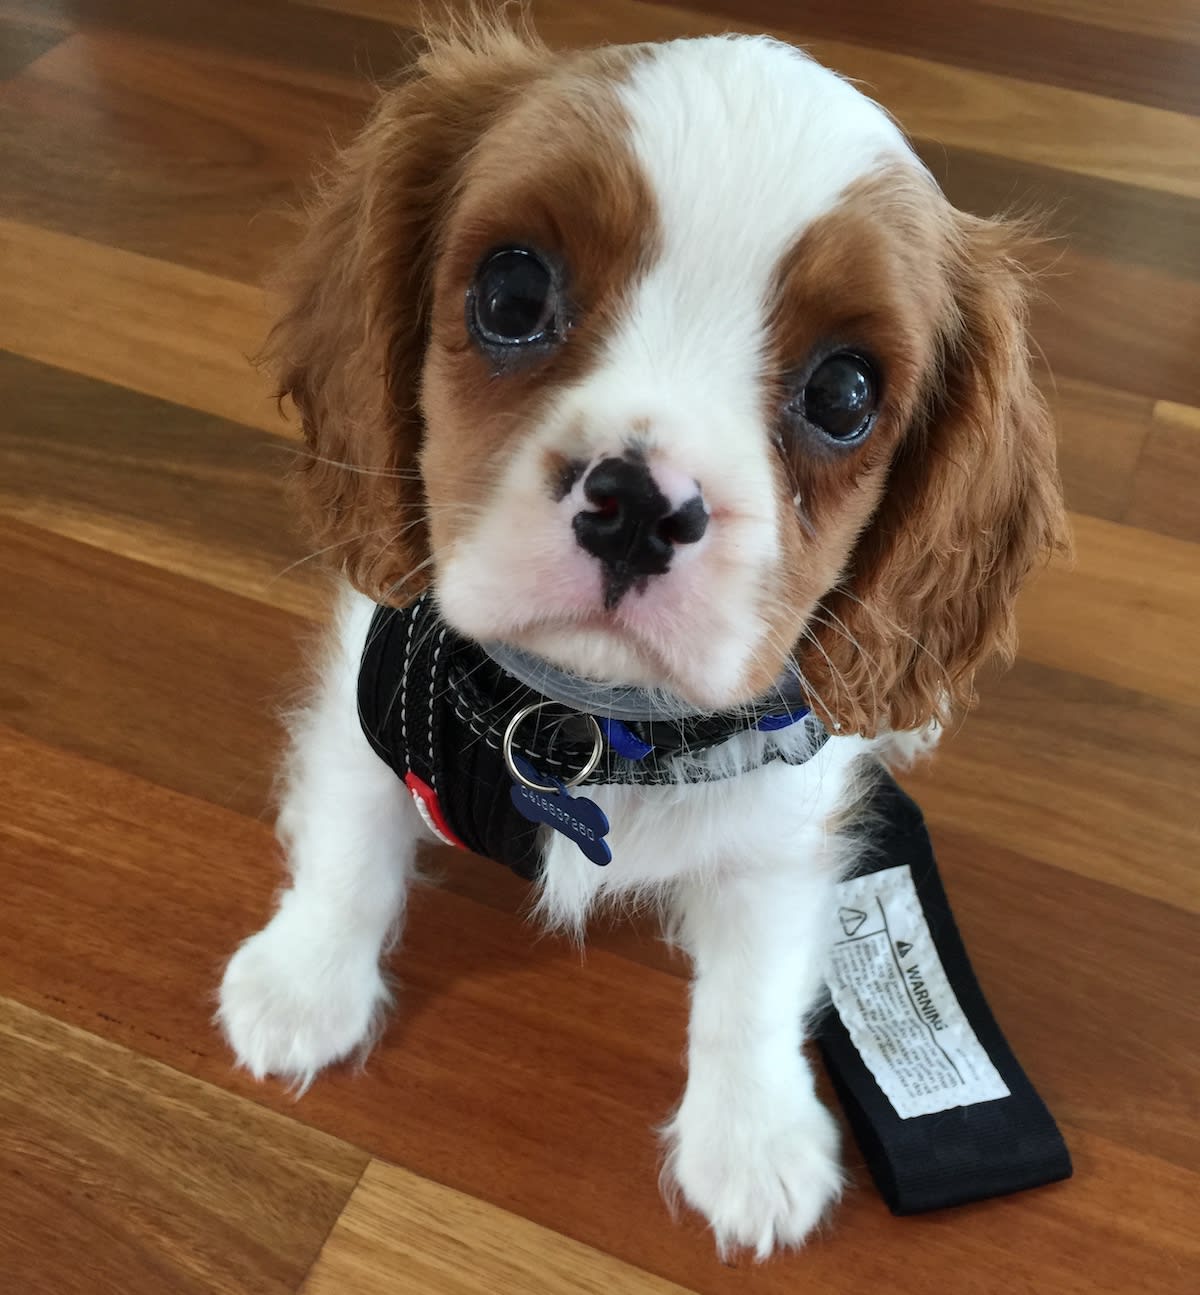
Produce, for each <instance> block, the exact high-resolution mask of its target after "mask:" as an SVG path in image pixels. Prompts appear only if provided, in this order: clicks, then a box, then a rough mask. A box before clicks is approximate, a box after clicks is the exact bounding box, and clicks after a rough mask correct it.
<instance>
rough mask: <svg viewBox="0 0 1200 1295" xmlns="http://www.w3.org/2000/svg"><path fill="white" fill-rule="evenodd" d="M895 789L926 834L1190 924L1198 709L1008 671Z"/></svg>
mask: <svg viewBox="0 0 1200 1295" xmlns="http://www.w3.org/2000/svg"><path fill="white" fill-rule="evenodd" d="M982 692H983V702H982V704H981V706H980V707H979V709H978V710H976V711H973V712H972V713H971V714H970V715H969V716H967V718H966V719H965V721H964V722H963V723H962V724H961V726H960V727H958V728H957V729H956V730H955V731H953V732H951V733H948V734H947V735H946V737H945V739H944V740H943V742H942V744H941V746H940V747H939V749H938V751H937V754H936V755H935V756H934V758H933V759H932V760H930V761H929V762H928V763H926V764H922V765H920V766H919V767H918V768H917V769H915V770H913V772H912V773H911V774H909V775H908V777H907V779H906V781H907V782H908V783H909V785H910V789H911V790H912V792H913V794H914V795H915V796H916V797H917V799H918V800H919V801H920V802H921V804H922V805H923V806H924V808H925V812H926V814H927V815H928V816H929V818H930V820H931V821H932V822H933V823H934V824H936V825H937V826H938V827H947V828H952V829H954V830H956V831H958V832H960V833H962V834H965V835H966V834H969V835H974V836H976V837H978V838H979V839H980V840H983V841H987V842H989V843H990V844H992V845H995V846H998V847H1003V848H1007V849H1011V850H1015V851H1018V852H1020V853H1021V854H1023V855H1024V856H1026V857H1027V858H1030V859H1035V860H1039V861H1041V862H1043V863H1047V864H1052V865H1054V866H1055V867H1058V868H1065V869H1067V870H1069V871H1071V872H1075V873H1078V874H1079V875H1080V876H1083V877H1089V878H1092V879H1094V880H1097V881H1102V882H1106V883H1108V884H1111V885H1116V886H1121V887H1123V888H1125V889H1127V890H1129V891H1131V892H1132V893H1134V894H1139V895H1146V896H1148V897H1151V898H1154V899H1159V900H1161V901H1163V902H1164V903H1168V904H1174V905H1176V906H1178V907H1182V908H1187V909H1188V910H1189V911H1191V912H1193V913H1200V876H1198V875H1197V870H1196V835H1195V834H1196V824H1197V823H1198V822H1200V787H1198V786H1197V783H1196V778H1195V774H1194V771H1195V769H1196V767H1197V765H1198V764H1200V710H1197V708H1196V707H1195V706H1194V705H1184V704H1181V703H1179V702H1170V701H1161V700H1158V699H1156V698H1151V697H1146V696H1144V695H1142V694H1140V693H1135V692H1132V691H1130V690H1129V689H1126V688H1119V687H1116V686H1114V685H1112V684H1105V683H1099V682H1097V681H1095V680H1092V679H1085V678H1082V677H1080V676H1078V675H1075V674H1071V673H1068V672H1065V671H1061V670H1052V669H1049V668H1047V667H1045V666H1038V665H1034V664H1033V663H1031V662H1029V661H1020V662H1018V664H1017V666H1016V667H1015V668H1014V669H1013V670H1012V671H1011V672H1009V673H1008V674H1007V675H1005V676H1004V677H1003V678H1000V679H988V680H987V681H986V682H985V684H984V685H983V688H982Z"/></svg>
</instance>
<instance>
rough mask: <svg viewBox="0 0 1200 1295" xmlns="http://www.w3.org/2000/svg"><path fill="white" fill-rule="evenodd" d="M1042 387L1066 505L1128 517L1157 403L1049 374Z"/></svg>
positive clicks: (1115, 518) (1112, 516)
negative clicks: (1053, 428)
mask: <svg viewBox="0 0 1200 1295" xmlns="http://www.w3.org/2000/svg"><path fill="white" fill-rule="evenodd" d="M1043 389H1044V391H1045V395H1046V399H1047V402H1048V403H1049V406H1050V410H1051V412H1052V414H1053V415H1054V421H1055V423H1056V425H1057V428H1058V463H1059V470H1060V471H1061V473H1062V480H1063V491H1064V493H1065V495H1066V499H1067V507H1068V508H1071V509H1072V510H1074V511H1075V512H1079V513H1088V514H1089V515H1091V516H1093V517H1105V518H1108V520H1110V521H1123V520H1125V519H1126V511H1127V509H1128V507H1129V497H1130V492H1131V490H1132V488H1133V474H1134V470H1135V469H1136V467H1137V462H1138V457H1139V456H1140V454H1141V452H1142V446H1143V445H1144V444H1145V443H1146V438H1147V436H1149V434H1150V420H1151V416H1152V412H1153V408H1154V402H1153V401H1152V400H1151V399H1150V398H1149V397H1148V396H1135V395H1129V394H1128V393H1126V392H1123V391H1115V390H1113V389H1112V388H1111V387H1104V386H1100V385H1098V384H1097V383H1094V382H1085V381H1081V380H1079V379H1075V378H1065V377H1058V378H1055V377H1050V378H1048V379H1047V380H1046V381H1045V382H1044V383H1043ZM1149 529H1152V530H1156V529H1158V528H1157V527H1150V528H1149Z"/></svg>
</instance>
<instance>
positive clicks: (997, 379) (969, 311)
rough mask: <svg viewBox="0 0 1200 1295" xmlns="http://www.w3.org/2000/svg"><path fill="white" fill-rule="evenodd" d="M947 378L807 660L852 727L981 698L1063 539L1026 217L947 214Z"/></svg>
mask: <svg viewBox="0 0 1200 1295" xmlns="http://www.w3.org/2000/svg"><path fill="white" fill-rule="evenodd" d="M949 219H950V224H949V227H948V230H947V240H946V248H947V251H946V260H947V272H948V275H949V281H950V285H951V287H950V290H951V293H952V296H953V301H954V310H953V313H952V318H951V320H950V321H949V323H948V325H947V327H946V329H945V333H944V338H943V341H942V355H943V359H942V365H941V371H940V377H939V378H938V379H937V380H936V381H935V383H934V390H933V392H932V393H931V394H930V395H929V396H928V397H927V399H926V401H925V407H924V412H923V413H922V414H920V415H919V416H918V417H917V419H916V420H915V422H914V425H913V426H912V427H911V428H910V429H909V431H908V433H907V434H906V437H905V439H904V440H903V441H902V442H901V444H900V447H899V449H898V451H897V454H896V458H895V460H894V461H893V464H892V467H891V471H890V474H889V477H888V482H887V486H886V489H885V492H884V495H883V498H882V501H881V503H880V506H879V509H878V511H877V513H876V515H875V517H874V519H873V520H872V522H871V523H870V525H869V526H868V528H867V530H866V531H865V532H864V534H863V535H862V536H861V538H860V540H859V543H858V545H857V547H856V549H855V552H854V555H853V557H852V560H851V564H850V567H849V569H848V571H847V573H846V576H845V578H844V579H843V580H842V581H841V583H840V584H839V585H838V586H837V587H836V588H835V589H834V590H833V591H832V592H831V593H830V594H829V595H828V596H827V597H826V598H825V600H824V601H823V604H822V608H821V609H819V611H818V614H817V616H816V617H815V621H822V622H824V623H823V625H822V626H821V628H820V629H819V631H817V632H818V634H819V639H818V642H819V644H820V648H819V649H814V650H813V651H811V652H809V654H808V655H807V657H805V658H803V659H802V660H801V667H802V669H803V670H804V672H805V675H806V677H807V678H809V680H810V682H812V684H813V688H814V693H815V694H817V695H819V696H820V698H821V700H822V701H823V702H824V709H825V711H826V716H825V718H826V719H827V720H828V721H830V722H832V723H835V724H838V725H840V727H841V730H842V731H843V732H860V733H865V734H874V733H876V732H878V731H880V730H882V729H892V730H895V731H900V730H904V729H909V728H915V727H917V726H920V725H923V724H925V723H927V722H928V721H930V720H931V719H941V720H944V719H946V718H947V717H948V716H949V715H950V714H951V713H953V712H954V711H955V710H956V709H959V708H961V707H965V706H969V705H970V704H971V703H972V702H973V701H974V696H975V693H974V678H975V673H976V671H977V670H978V668H979V667H980V666H981V665H982V664H983V663H984V662H985V661H987V660H988V658H989V657H991V656H993V655H998V656H999V657H1001V658H1002V659H1004V660H1005V661H1006V662H1007V661H1010V660H1011V659H1012V657H1013V655H1014V653H1015V650H1016V626H1015V621H1014V609H1015V602H1016V597H1017V594H1018V592H1019V590H1020V588H1021V586H1022V584H1023V583H1024V581H1025V579H1026V577H1027V576H1028V575H1029V573H1030V572H1031V571H1032V570H1033V568H1034V567H1035V566H1036V565H1037V564H1038V563H1039V562H1040V561H1042V560H1043V559H1044V558H1045V557H1046V556H1047V555H1048V554H1049V553H1050V552H1052V551H1054V550H1056V549H1065V548H1066V547H1067V527H1066V515H1065V512H1064V508H1063V502H1062V494H1061V490H1060V485H1059V478H1058V471H1057V468H1056V464H1055V436H1054V428H1053V424H1052V422H1051V419H1050V416H1049V414H1048V412H1047V410H1046V407H1045V404H1044V403H1043V401H1042V398H1041V396H1040V394H1039V393H1038V390H1037V388H1036V386H1035V385H1034V381H1033V377H1032V374H1031V372H1030V363H1029V351H1028V342H1027V336H1026V327H1027V316H1028V309H1027V298H1028V291H1029V287H1028V275H1027V273H1026V272H1025V271H1024V270H1023V269H1022V268H1021V265H1020V263H1019V261H1018V259H1017V256H1016V253H1017V250H1018V249H1019V248H1020V247H1021V245H1022V244H1023V243H1024V242H1025V241H1026V232H1025V230H1024V228H1023V226H1021V225H1020V224H1017V223H1009V222H1004V221H984V220H979V219H977V218H975V217H971V216H966V215H963V214H962V213H959V212H951V213H950V217H949Z"/></svg>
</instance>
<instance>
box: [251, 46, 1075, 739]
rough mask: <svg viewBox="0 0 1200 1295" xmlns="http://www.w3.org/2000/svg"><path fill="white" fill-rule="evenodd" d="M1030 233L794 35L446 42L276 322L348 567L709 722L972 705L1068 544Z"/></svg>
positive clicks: (396, 110) (318, 227)
mask: <svg viewBox="0 0 1200 1295" xmlns="http://www.w3.org/2000/svg"><path fill="white" fill-rule="evenodd" d="M1011 240H1012V233H1011V231H1010V230H1008V229H1007V228H1005V227H1004V226H1001V225H997V224H990V223H985V222H981V221H977V220H974V219H972V218H969V217H966V216H963V215H961V214H960V213H957V212H955V211H954V210H953V209H952V208H950V207H949V205H948V204H947V203H946V202H945V200H944V198H943V197H942V196H941V195H940V193H939V192H938V190H937V189H936V187H935V186H934V185H933V183H932V182H931V181H930V180H929V178H928V177H927V175H926V174H925V172H924V171H923V169H922V168H921V166H920V164H919V162H917V160H916V159H915V158H914V156H913V155H912V153H911V151H910V150H909V148H908V146H907V144H906V143H905V141H904V139H903V138H902V136H901V135H900V133H899V132H898V131H897V129H896V127H895V126H894V125H893V124H892V122H891V121H890V120H889V119H888V118H887V116H886V115H885V114H884V113H883V112H882V111H881V110H880V109H879V108H877V107H876V106H875V105H874V104H872V103H871V102H870V101H869V100H867V99H865V98H864V97H863V96H861V95H860V94H859V93H858V92H857V91H855V90H854V89H853V88H852V87H850V86H849V85H848V84H847V83H845V82H843V81H841V80H840V79H838V78H837V77H836V76H834V75H833V74H832V73H830V72H828V71H827V70H825V69H823V68H821V67H820V66H819V65H817V64H816V63H814V62H813V61H812V60H810V59H808V58H806V57H805V56H803V55H801V54H800V53H798V52H797V51H795V50H792V49H790V48H788V47H787V46H784V45H781V44H778V43H776V42H773V41H767V40H748V39H727V38H723V39H715V40H702V41H683V42H674V43H671V44H668V45H663V46H649V47H630V48H627V49H615V50H605V51H595V52H591V53H586V54H575V55H569V56H555V55H552V54H550V53H549V52H548V51H546V50H545V49H543V48H541V47H539V46H537V45H536V44H532V43H530V42H528V41H522V40H518V39H516V38H515V37H512V36H497V35H495V34H491V35H488V36H485V37H482V38H480V39H478V40H477V41H475V42H467V43H449V44H443V45H438V46H437V47H435V48H434V50H433V51H432V52H431V53H430V54H429V55H427V56H426V58H425V59H424V60H423V62H422V64H421V65H420V67H419V69H418V71H417V74H416V75H415V76H414V78H413V79H412V80H411V81H410V82H409V83H408V84H407V85H406V86H404V87H402V88H400V89H397V90H394V91H392V92H390V93H389V94H388V95H387V96H385V97H384V99H383V100H382V102H381V104H380V105H379V107H378V109H377V111H376V113H375V115H374V117H373V119H372V121H371V123H370V124H369V125H368V127H367V129H366V131H365V132H364V133H363V135H362V136H361V137H360V139H359V140H358V141H357V143H356V144H354V145H353V146H352V147H351V148H350V149H349V150H347V152H346V153H345V154H344V155H343V157H342V159H341V169H340V171H339V172H337V173H336V174H335V176H334V178H333V180H332V182H331V184H330V187H329V189H328V191H327V193H326V195H325V197H324V201H323V204H322V206H321V207H320V208H319V210H318V211H317V213H316V215H315V218H314V222H313V225H312V228H311V231H310V234H309V237H308V240H307V242H306V245H305V246H304V247H303V248H302V249H301V252H300V255H299V258H298V261H297V265H296V281H295V284H294V286H293V289H292V292H293V300H292V302H291V305H290V308H289V310H288V311H287V313H286V314H285V315H284V318H283V320H282V322H281V324H280V326H279V328H278V329H277V332H276V335H275V351H276V353H277V355H278V357H279V359H280V361H281V366H282V369H283V374H284V386H285V389H286V390H287V391H289V392H290V393H291V394H292V395H293V397H294V398H295V399H296V402H297V404H298V405H299V407H300V409H301V412H302V414H303V417H304V421H305V430H306V435H307V438H308V441H309V444H310V448H311V450H312V452H313V453H312V455H311V457H310V458H309V459H308V461H307V462H306V464H305V467H304V470H303V473H302V479H303V481H304V484H305V486H306V490H307V495H308V499H309V502H310V511H311V515H312V516H313V519H314V520H315V522H316V524H317V530H318V535H319V537H320V539H321V541H322V543H323V544H330V543H332V544H336V545H339V546H341V547H342V553H341V556H342V558H343V561H344V565H345V567H346V570H347V571H348V573H349V574H350V576H351V578H352V579H354V580H355V582H356V583H357V584H359V586H360V587H361V588H363V589H364V590H365V591H366V592H368V593H369V594H371V595H372V596H374V597H376V598H379V599H381V600H386V601H395V602H405V601H407V600H408V599H409V598H411V597H412V596H414V595H415V594H416V593H417V592H418V591H419V589H420V587H422V586H423V585H424V584H425V583H427V582H428V581H429V580H430V579H432V581H433V582H434V583H435V585H436V588H437V595H438V600H439V604H440V606H441V608H442V611H443V614H444V615H445V616H446V617H447V619H449V620H450V621H451V622H452V623H453V624H454V625H455V626H456V627H457V628H458V629H459V630H460V631H462V632H463V633H465V634H467V635H469V636H471V637H473V638H476V639H478V640H481V641H490V640H500V641H503V642H506V643H509V644H512V645H515V646H519V647H523V648H526V649H529V650H532V651H533V652H535V653H538V654H540V655H542V656H544V657H546V658H548V659H550V660H552V661H553V662H555V663H556V664H558V665H561V666H564V667H566V668H568V669H571V670H574V671H577V672H579V673H581V674H585V675H588V676H590V677H593V678H597V679H600V680H603V681H607V682H620V683H639V684H644V685H649V686H655V687H662V688H665V689H667V690H669V691H671V692H673V693H675V694H678V695H679V696H681V697H683V698H684V699H686V700H688V701H690V702H693V703H696V704H699V705H702V706H708V707H713V708H717V707H725V706H731V705H735V704H737V703H739V702H742V701H745V700H747V699H749V698H751V697H753V696H755V695H758V694H761V693H762V692H763V691H764V690H766V689H767V688H769V687H770V685H771V684H772V682H773V681H774V680H776V679H777V678H778V677H779V676H780V674H781V673H783V672H784V670H785V668H787V667H788V665H789V663H792V665H793V666H794V667H795V668H798V669H799V672H800V673H801V675H802V677H803V679H804V680H805V682H806V684H807V685H808V688H809V691H810V694H811V697H812V700H813V702H814V703H815V705H816V706H817V708H818V710H819V711H820V712H821V713H822V714H823V715H824V717H825V718H826V719H827V720H828V721H829V722H831V723H836V724H840V725H841V726H842V727H843V728H852V729H855V730H858V731H863V732H873V731H875V730H876V729H878V728H879V727H882V726H887V725H892V726H908V725H912V724H916V723H920V722H922V721H924V720H926V719H928V718H931V717H933V716H934V715H935V714H937V713H938V712H939V710H940V709H941V708H942V706H943V705H944V704H946V703H947V702H950V703H952V702H954V701H957V700H963V699H965V698H966V697H967V696H968V695H969V693H970V688H971V676H972V675H973V672H974V669H975V667H976V665H977V664H978V663H979V662H980V661H981V660H982V659H983V658H984V657H985V656H986V655H988V654H989V653H990V652H991V651H993V650H995V649H996V648H1000V649H1004V648H1005V647H1006V646H1008V640H1009V638H1010V636H1011V610H1012V601H1013V598H1014V597H1015V594H1016V591H1017V588H1018V586H1019V584H1020V582H1021V580H1022V579H1023V577H1024V575H1025V574H1026V573H1027V571H1028V570H1029V568H1030V567H1031V565H1032V564H1033V562H1034V561H1035V559H1036V557H1037V554H1038V553H1039V551H1040V550H1042V549H1044V548H1045V547H1047V546H1048V545H1050V544H1052V543H1053V542H1054V541H1055V540H1056V538H1057V536H1058V533H1059V528H1060V526H1061V505H1060V502H1059V497H1058V492H1057V485H1056V481H1055V474H1054V453H1053V438H1052V434H1051V431H1050V428H1049V425H1048V422H1047V420H1046V417H1045V415H1044V412H1043V409H1042V406H1041V404H1040V402H1039V400H1038V397H1037V395H1036V392H1035V391H1034V388H1033V385H1032V383H1031V381H1030V377H1029V373H1028V366H1027V361H1026V355H1025V341H1024V336H1023V332H1024V311H1023V293H1022V287H1021V283H1020V279H1019V276H1018V272H1017V271H1016V269H1015V268H1014V266H1013V265H1012V263H1011V262H1010V259H1009V256H1008V246H1009V244H1010V242H1011Z"/></svg>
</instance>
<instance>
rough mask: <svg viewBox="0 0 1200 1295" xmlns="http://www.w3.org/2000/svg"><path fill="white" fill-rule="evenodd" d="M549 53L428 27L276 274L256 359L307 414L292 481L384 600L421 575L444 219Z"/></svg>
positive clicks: (505, 30)
mask: <svg viewBox="0 0 1200 1295" xmlns="http://www.w3.org/2000/svg"><path fill="white" fill-rule="evenodd" d="M549 58H550V55H549V52H548V50H547V49H546V48H545V47H544V46H543V45H541V44H540V43H539V42H538V41H537V39H536V38H535V37H533V36H531V35H530V34H529V33H528V32H527V31H524V30H520V31H518V30H514V29H512V28H511V27H506V26H503V25H500V24H486V23H482V22H479V23H475V24H474V25H472V26H469V27H462V26H460V27H459V28H458V29H457V30H453V31H451V32H450V33H449V34H446V35H443V36H439V37H433V38H429V39H428V40H427V48H426V50H425V52H424V53H423V54H422V55H421V57H420V58H419V59H418V60H417V61H416V63H415V65H414V68H413V70H412V71H411V73H410V74H409V75H408V77H407V78H406V80H405V81H404V83H402V84H399V85H396V86H394V87H392V88H390V89H388V90H385V91H384V92H383V93H382V95H381V97H380V99H379V101H378V102H377V104H376V105H375V107H374V109H373V111H372V112H371V114H370V117H369V118H368V120H367V122H366V124H365V126H364V127H363V129H362V130H361V132H360V133H359V135H358V136H357V138H356V139H355V140H354V141H353V142H352V143H350V144H349V145H348V146H347V147H346V148H344V149H342V150H341V151H340V152H339V153H338V155H337V156H336V157H335V159H334V160H333V162H332V164H331V165H330V167H329V168H328V171H327V174H326V176H325V178H324V180H323V182H322V183H320V184H319V186H318V190H317V193H316V196H315V198H314V200H313V202H312V203H311V204H310V209H309V211H308V219H307V226H306V231H305V234H304V236H303V238H302V240H301V242H300V245H299V247H298V248H297V249H296V250H295V252H294V253H293V254H292V256H291V258H290V260H289V262H288V264H287V265H286V266H285V268H284V271H283V273H282V274H281V275H280V277H279V280H278V282H277V291H278V293H279V295H280V297H281V298H282V302H281V311H280V314H279V317H278V321H277V323H276V324H275V326H274V328H273V330H272V332H271V334H270V337H269V338H268V341H267V345H266V348H265V351H264V356H263V359H264V362H265V363H266V364H267V365H268V366H269V367H271V368H272V369H273V370H274V372H275V373H276V374H277V376H278V379H279V389H280V394H281V396H289V397H290V398H291V399H292V401H293V402H294V404H295V406H296V408H297V410H298V411H299V414H300V418H301V422H302V424H303V430H304V439H305V443H306V450H305V452H303V453H302V455H301V457H300V460H299V462H298V465H297V469H296V472H295V474H294V483H295V486H296V492H295V493H296V495H297V496H298V499H299V502H300V505H301V508H302V511H303V512H304V513H305V515H306V518H307V521H308V524H309V527H310V530H311V533H312V536H313V539H314V541H315V544H316V546H317V548H318V550H319V551H322V552H326V553H327V554H328V555H329V557H330V559H331V560H332V561H333V562H334V563H335V564H336V565H337V566H338V567H339V568H340V569H341V570H342V571H343V572H344V573H345V574H346V575H347V577H348V578H349V579H350V580H351V582H352V583H353V584H354V585H355V586H356V587H357V588H358V589H360V590H361V591H362V592H363V593H365V594H367V595H368V596H369V597H371V598H374V599H376V600H378V601H388V600H389V599H394V600H395V601H397V602H406V601H408V600H409V599H410V598H411V597H412V596H413V595H414V594H415V593H417V592H419V591H420V588H421V587H422V586H423V584H424V583H427V580H428V576H427V573H426V568H427V563H426V559H427V557H428V553H429V539H428V533H427V527H426V521H425V506H424V498H423V493H422V489H421V484H420V476H419V472H418V466H417V458H418V453H419V450H420V445H421V435H422V419H421V411H420V407H419V388H420V376H421V367H422V361H423V355H424V348H425V340H426V334H427V331H428V320H427V311H428V300H427V297H428V286H429V279H430V275H431V271H432V262H433V258H434V256H435V253H436V243H437V237H438V230H439V228H440V226H441V224H442V220H443V218H444V215H445V212H446V208H447V206H448V204H449V202H450V201H451V199H452V197H453V194H454V191H455V185H456V183H457V179H458V176H459V174H460V171H461V167H462V164H463V162H464V159H465V158H466V155H467V154H468V152H469V151H470V149H471V147H472V145H473V144H474V143H475V142H476V141H477V140H478V138H479V137H480V135H481V134H482V133H483V132H484V130H486V129H487V126H488V125H489V124H490V123H491V122H492V121H494V120H495V118H496V117H497V116H498V114H500V113H501V112H502V111H503V110H504V109H505V107H506V106H507V105H508V104H509V103H510V102H511V101H512V100H513V99H514V98H515V96H516V95H517V94H518V93H519V91H520V89H521V88H522V87H523V86H524V85H527V84H528V83H529V82H530V81H531V80H533V79H534V78H535V77H536V76H537V75H539V73H540V72H541V71H542V70H543V69H544V67H545V65H546V62H547V60H548V59H549Z"/></svg>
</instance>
